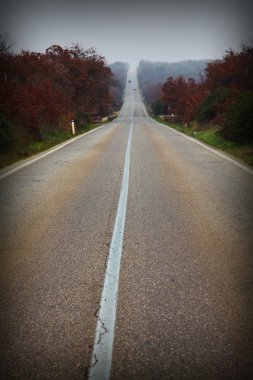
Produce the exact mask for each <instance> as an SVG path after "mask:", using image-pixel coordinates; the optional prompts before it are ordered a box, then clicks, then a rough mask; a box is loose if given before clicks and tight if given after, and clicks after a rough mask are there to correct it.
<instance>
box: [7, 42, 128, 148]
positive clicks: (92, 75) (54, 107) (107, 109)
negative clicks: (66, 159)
mask: <svg viewBox="0 0 253 380" xmlns="http://www.w3.org/2000/svg"><path fill="white" fill-rule="evenodd" d="M118 66H120V68H121V77H120V78H118V77H117V75H114V73H113V72H112V70H111V68H110V67H109V66H108V65H107V64H106V61H105V58H104V57H102V56H101V55H99V54H98V53H97V52H96V50H95V49H94V48H90V49H86V50H84V49H83V48H82V47H81V46H80V45H79V44H72V46H71V47H64V48H63V47H61V46H59V45H53V46H50V47H49V48H48V49H46V51H45V53H36V52H30V51H25V50H23V51H21V52H20V53H18V54H14V53H13V52H11V51H10V45H8V43H7V42H6V41H5V40H4V37H3V36H2V37H0V149H1V151H2V152H4V151H8V150H10V149H14V145H15V144H16V145H17V144H22V142H24V141H27V140H33V141H39V140H41V139H43V135H44V134H46V133H53V132H54V131H69V130H70V125H71V120H72V119H74V121H75V125H76V128H77V129H78V128H79V127H82V126H83V125H85V124H87V123H89V122H90V120H91V117H92V116H93V115H98V114H99V115H101V116H107V115H109V114H110V113H112V111H113V110H115V107H120V106H121V98H122V93H123V90H122V87H123V86H124V84H125V83H124V82H125V81H126V76H127V70H128V66H127V64H125V63H118V64H116V65H115V68H118Z"/></svg>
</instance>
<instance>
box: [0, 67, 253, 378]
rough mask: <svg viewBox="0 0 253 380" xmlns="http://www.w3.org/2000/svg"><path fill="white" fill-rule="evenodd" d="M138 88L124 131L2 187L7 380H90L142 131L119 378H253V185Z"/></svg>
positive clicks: (102, 135) (119, 322)
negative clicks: (111, 255) (165, 117)
mask: <svg viewBox="0 0 253 380" xmlns="http://www.w3.org/2000/svg"><path fill="white" fill-rule="evenodd" d="M130 78H132V80H133V84H132V83H131V84H128V86H127V90H126V100H125V103H124V106H123V108H122V112H121V114H120V116H119V118H118V119H117V120H116V121H114V122H112V123H111V124H108V125H105V126H103V127H102V128H99V129H97V130H95V131H93V132H92V133H90V134H88V135H86V136H84V137H81V138H79V139H78V140H76V141H74V142H73V143H71V144H68V145H67V146H65V147H63V148H61V149H59V150H57V151H54V152H52V153H51V154H49V155H47V156H45V157H42V158H41V159H39V160H37V161H36V162H32V163H31V164H29V165H27V166H25V167H22V168H21V169H20V170H17V171H16V172H14V173H12V174H10V175H9V176H6V177H5V178H2V179H1V180H0V191H1V192H0V211H1V220H0V238H1V247H0V248H1V249H0V255H1V256H0V259H1V261H0V265H1V287H0V296H1V332H0V338H1V365H0V378H1V379H19V380H23V379H24V380H28V379H42V380H44V379H45V380H46V379H61V380H62V379H71V380H72V379H73V380H75V379H80V380H81V379H86V378H88V370H89V366H90V363H91V355H92V350H93V343H94V336H95V329H96V323H97V312H98V309H99V304H100V297H101V292H102V288H103V282H104V275H105V270H106V260H107V255H108V251H109V247H110V243H111V238H112V232H113V229H114V222H115V216H116V212H117V207H118V201H119V195H120V190H121V182H122V175H123V171H124V162H125V152H126V147H127V142H128V136H129V131H130V127H131V123H132V120H133V127H132V128H133V130H132V133H133V134H132V143H131V157H130V175H129V190H128V201H127V211H126V221H125V232H124V240H123V250H122V261H121V271H120V281H119V293H118V303H117V318H116V325H115V339H114V346H113V347H114V349H113V357H112V369H111V379H112V380H120V379H130V380H132V379H134V380H136V379H147V380H149V379H203V380H206V379H213V380H214V379H252V378H253V363H252V362H253V360H252V358H253V297H252V295H253V294H252V293H253V290H252V288H253V255H252V252H253V234H252V227H253V202H252V194H253V175H252V174H250V172H247V171H245V170H243V169H242V168H240V167H238V166H236V165H235V164H234V163H232V162H229V161H228V160H226V159H225V158H223V157H221V156H219V155H217V154H215V153H213V152H211V151H209V150H207V149H205V147H203V146H201V145H199V144H196V143H194V142H192V141H190V140H189V139H187V138H185V137H184V136H182V135H180V134H178V133H177V132H175V131H173V130H171V129H169V128H167V127H164V126H162V125H159V124H157V123H155V122H153V121H152V120H151V119H149V118H148V117H147V116H146V114H145V112H144V109H143V106H142V103H141V101H140V96H139V92H138V91H135V90H133V89H132V87H136V84H135V80H136V78H135V76H134V74H132V73H130ZM132 112H133V118H132ZM3 173H4V171H2V172H1V173H0V176H1V174H3Z"/></svg>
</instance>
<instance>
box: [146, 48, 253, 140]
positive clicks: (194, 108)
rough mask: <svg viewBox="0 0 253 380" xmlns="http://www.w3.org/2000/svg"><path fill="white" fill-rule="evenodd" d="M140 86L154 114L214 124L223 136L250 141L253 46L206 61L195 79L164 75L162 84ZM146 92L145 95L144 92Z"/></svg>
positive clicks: (252, 130)
mask: <svg viewBox="0 0 253 380" xmlns="http://www.w3.org/2000/svg"><path fill="white" fill-rule="evenodd" d="M140 85H141V87H142V89H143V90H144V96H145V97H146V100H147V102H148V103H149V105H150V106H151V108H152V110H153V112H154V113H155V114H169V115H173V116H174V117H175V118H176V120H178V121H179V122H181V123H184V124H185V125H187V124H189V123H192V122H194V121H195V122H198V124H199V125H200V126H201V125H202V126H205V125H207V124H208V125H213V126H217V128H218V129H217V132H218V133H219V134H220V135H221V136H222V137H224V138H226V139H228V140H231V141H234V142H238V143H245V142H252V141H253V48H252V47H249V46H243V47H242V49H241V51H240V52H235V51H234V50H232V49H230V50H228V51H226V53H225V55H224V57H223V58H222V59H221V60H215V61H210V62H208V63H207V65H206V67H205V69H204V75H203V74H202V75H201V76H200V77H199V79H198V80H196V79H195V78H192V77H190V78H186V77H185V76H183V75H179V76H177V77H172V76H171V75H170V76H168V78H167V80H166V81H165V83H163V84H152V85H151V86H149V87H148V88H147V87H146V88H145V86H143V78H142V80H141V81H140ZM147 91H148V94H147Z"/></svg>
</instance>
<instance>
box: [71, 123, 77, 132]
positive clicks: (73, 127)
mask: <svg viewBox="0 0 253 380" xmlns="http://www.w3.org/2000/svg"><path fill="white" fill-rule="evenodd" d="M71 126H72V134H73V135H75V134H76V130H75V122H74V120H72V121H71Z"/></svg>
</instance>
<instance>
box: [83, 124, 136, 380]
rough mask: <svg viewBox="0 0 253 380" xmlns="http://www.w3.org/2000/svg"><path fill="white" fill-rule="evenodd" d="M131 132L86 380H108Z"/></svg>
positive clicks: (124, 215) (130, 138)
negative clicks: (87, 379)
mask: <svg viewBox="0 0 253 380" xmlns="http://www.w3.org/2000/svg"><path fill="white" fill-rule="evenodd" d="M132 129H133V123H131V127H130V132H129V137H128V143H127V149H126V156H125V166H124V174H123V180H122V188H121V193H120V198H119V204H118V210H117V215H116V220H115V225H114V230H113V235H112V241H111V246H110V250H109V254H108V258H107V268H106V274H105V281H104V287H103V292H102V297H101V302H100V309H99V312H98V321H97V327H96V335H95V341H94V346H93V353H92V361H91V367H90V372H89V379H90V380H91V379H95V380H108V379H109V378H110V371H111V363H112V351H113V340H114V329H115V320H116V304H117V295H118V283H119V272H120V261H121V254H122V244H123V235H124V227H125V217H126V206H127V195H128V182H129V167H130V151H131V140H132Z"/></svg>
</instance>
